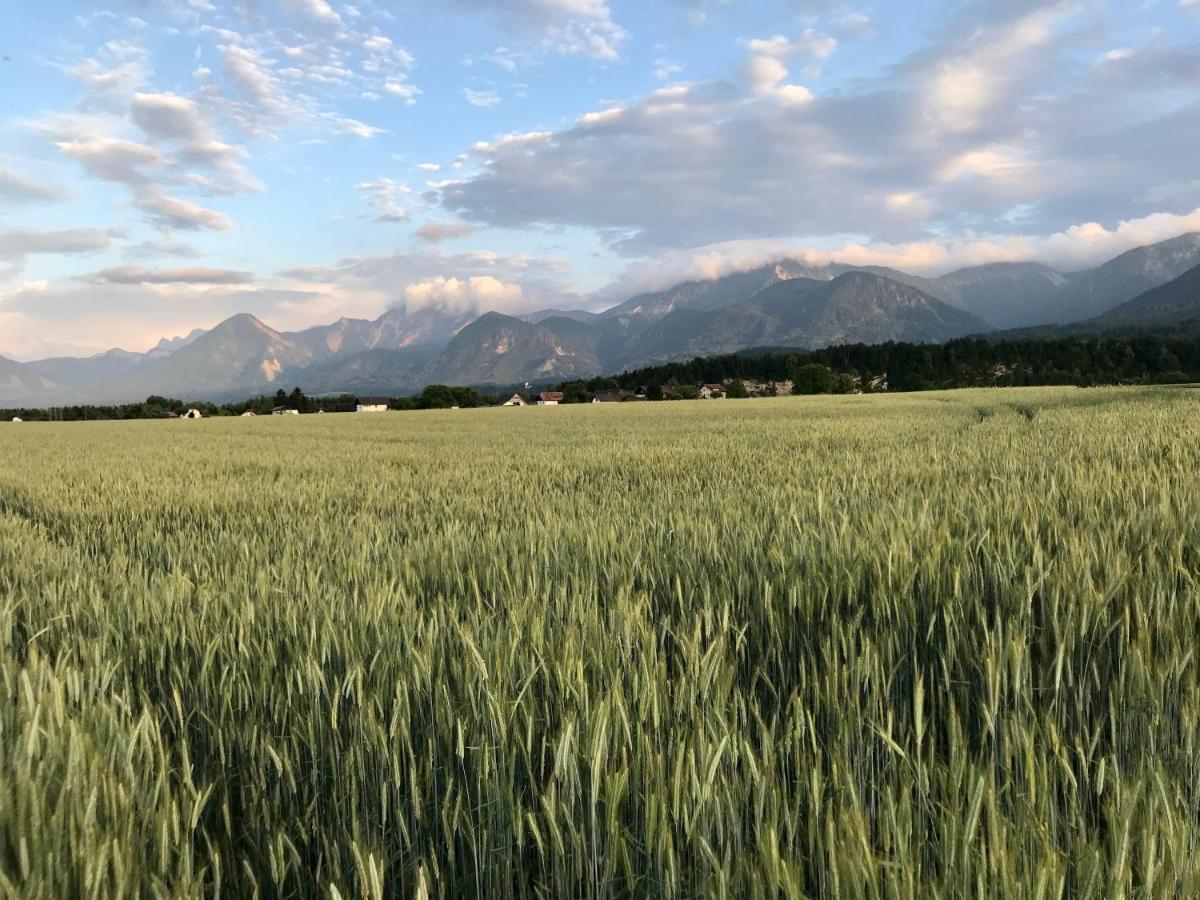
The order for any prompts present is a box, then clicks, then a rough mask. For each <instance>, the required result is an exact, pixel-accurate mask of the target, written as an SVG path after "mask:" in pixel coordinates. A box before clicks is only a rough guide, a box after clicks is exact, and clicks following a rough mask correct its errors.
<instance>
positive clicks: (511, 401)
mask: <svg viewBox="0 0 1200 900" xmlns="http://www.w3.org/2000/svg"><path fill="white" fill-rule="evenodd" d="M500 405H501V406H528V405H529V404H528V403H526V402H525V398H524V397H522V396H521V395H520V394H513V395H512V396H511V397H509V398H508V400H506V401H505V402H504V403H501V404H500Z"/></svg>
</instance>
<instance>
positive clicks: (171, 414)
mask: <svg viewBox="0 0 1200 900" xmlns="http://www.w3.org/2000/svg"><path fill="white" fill-rule="evenodd" d="M167 418H168V419H178V418H179V413H177V412H175V411H174V410H167Z"/></svg>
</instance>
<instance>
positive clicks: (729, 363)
mask: <svg viewBox="0 0 1200 900" xmlns="http://www.w3.org/2000/svg"><path fill="white" fill-rule="evenodd" d="M747 381H753V382H763V383H775V382H784V381H791V382H793V383H794V384H795V385H796V392H797V393H850V392H853V391H855V390H869V389H870V388H869V386H870V384H871V383H872V381H876V382H877V383H878V384H879V385H880V388H879V389H882V385H883V384H886V390H888V391H926V390H946V389H951V388H966V387H1024V386H1035V385H1077V386H1080V387H1090V386H1096V385H1111V384H1130V385H1137V384H1181V383H1190V382H1200V338H1195V337H1175V338H1172V337H1163V336H1157V335H1144V336H1138V337H1128V338H1079V337H1074V338H1070V337H1068V338H1051V339H1046V338H1028V339H1017V340H1001V341H988V340H984V339H978V338H962V339H959V340H954V341H948V342H947V343H944V344H908V343H898V342H888V343H885V344H845V345H841V346H837V347H827V348H824V349H822V350H812V351H798V350H791V351H779V352H745V353H736V354H728V355H724V356H710V357H702V358H698V359H693V360H690V361H688V362H673V363H665V364H663V365H658V366H649V367H646V368H641V369H634V370H630V371H627V372H623V373H621V374H620V375H613V376H605V377H601V378H593V379H590V380H586V381H573V382H567V383H564V384H562V385H560V386H559V390H562V391H563V392H564V394H565V395H566V397H565V399H566V400H567V401H568V402H569V401H570V400H572V399H579V398H583V397H585V396H586V395H588V394H593V395H594V394H596V393H602V392H606V391H615V390H624V391H637V392H644V393H645V395H646V397H647V399H660V398H662V399H674V398H678V399H687V396H690V393H691V389H692V388H694V386H696V385H700V384H726V385H730V384H731V383H737V382H742V383H744V382H747Z"/></svg>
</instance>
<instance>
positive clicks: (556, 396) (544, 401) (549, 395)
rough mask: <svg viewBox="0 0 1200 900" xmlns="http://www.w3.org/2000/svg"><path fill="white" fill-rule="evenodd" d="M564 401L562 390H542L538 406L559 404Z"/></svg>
mask: <svg viewBox="0 0 1200 900" xmlns="http://www.w3.org/2000/svg"><path fill="white" fill-rule="evenodd" d="M562 402H563V394H562V391H542V392H541V393H540V394H538V401H537V405H538V406H558V404H560V403H562Z"/></svg>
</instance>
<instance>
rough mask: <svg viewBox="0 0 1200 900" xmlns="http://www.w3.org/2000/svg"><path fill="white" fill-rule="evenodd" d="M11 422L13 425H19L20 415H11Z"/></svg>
mask: <svg viewBox="0 0 1200 900" xmlns="http://www.w3.org/2000/svg"><path fill="white" fill-rule="evenodd" d="M13 424H14V425H20V424H21V417H20V416H13Z"/></svg>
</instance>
